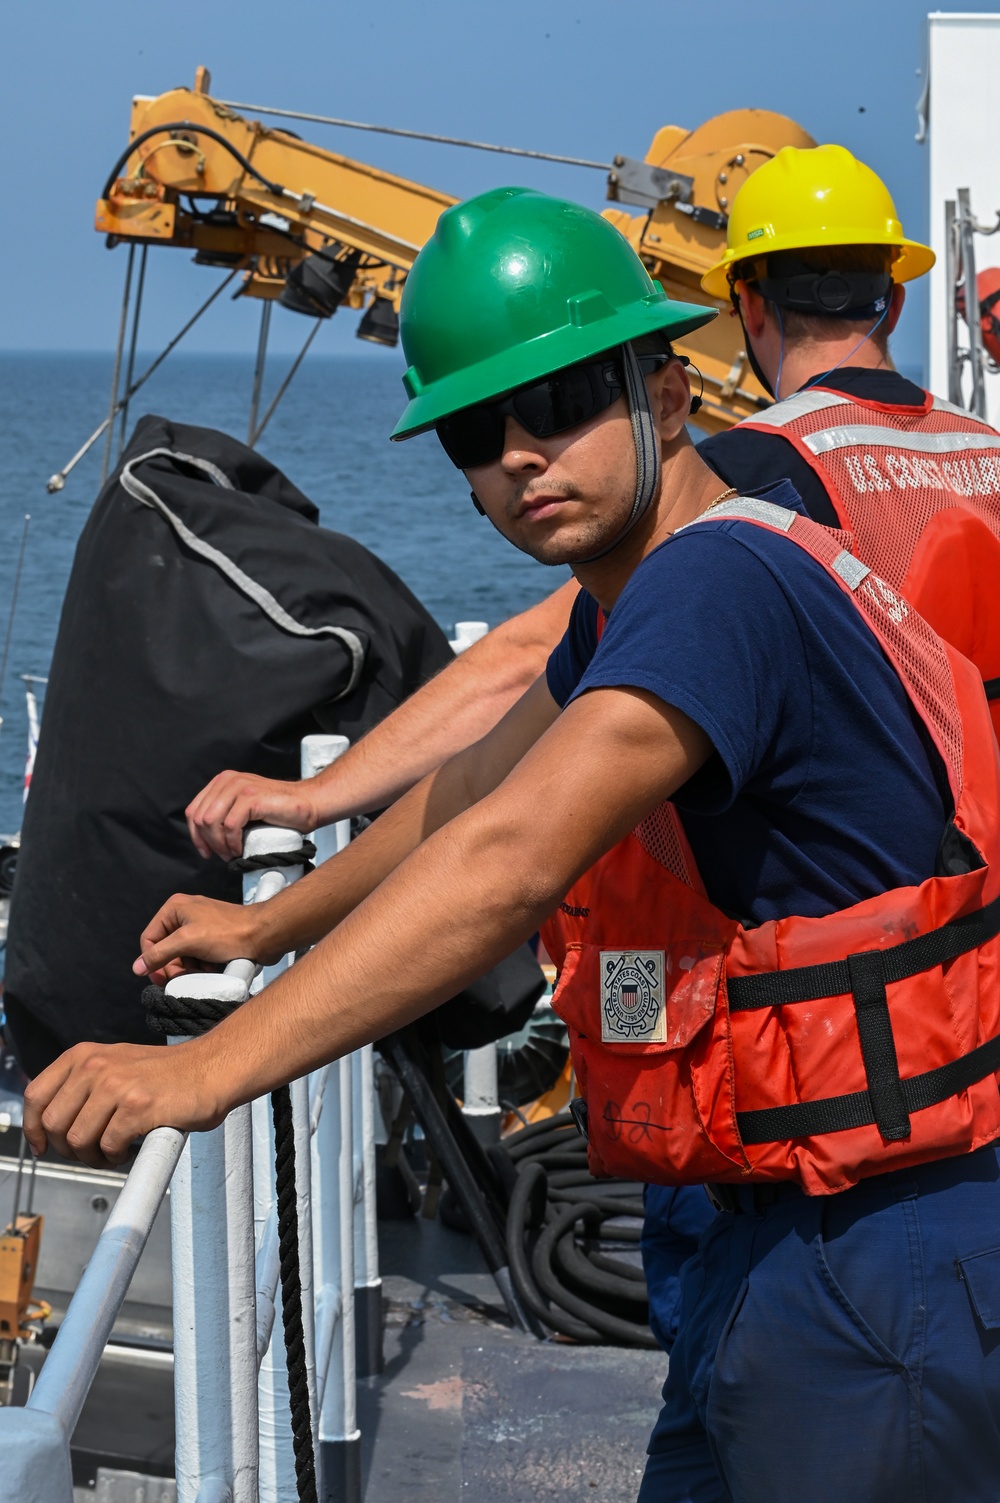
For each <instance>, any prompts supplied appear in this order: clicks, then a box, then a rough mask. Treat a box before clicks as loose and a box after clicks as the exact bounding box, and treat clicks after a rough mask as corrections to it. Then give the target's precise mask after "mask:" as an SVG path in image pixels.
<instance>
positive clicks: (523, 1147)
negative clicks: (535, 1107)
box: [504, 1113, 579, 1161]
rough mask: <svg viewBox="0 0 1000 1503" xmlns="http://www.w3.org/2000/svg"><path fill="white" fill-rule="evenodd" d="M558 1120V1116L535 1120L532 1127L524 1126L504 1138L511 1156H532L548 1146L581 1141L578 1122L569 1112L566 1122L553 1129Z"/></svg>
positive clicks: (505, 1145)
mask: <svg viewBox="0 0 1000 1503" xmlns="http://www.w3.org/2000/svg"><path fill="white" fill-rule="evenodd" d="M558 1121H559V1118H558V1117H550V1118H549V1119H548V1121H546V1122H535V1123H533V1124H532V1125H531V1127H523V1128H521V1129H520V1130H519V1131H518V1132H516V1133H515V1134H514V1135H513V1137H510V1138H506V1139H505V1140H504V1147H505V1148H506V1150H507V1152H508V1153H509V1154H510V1156H511V1158H512V1159H514V1160H515V1161H517V1160H520V1159H524V1158H532V1157H533V1156H534V1155H535V1154H536V1153H542V1152H543V1151H544V1150H545V1149H548V1148H555V1147H558V1146H560V1145H562V1144H571V1143H573V1142H579V1133H578V1132H577V1129H576V1123H575V1122H574V1121H573V1119H572V1117H571V1116H570V1115H569V1113H567V1114H566V1121H565V1123H563V1124H562V1126H561V1127H559V1128H558V1129H553V1127H552V1124H553V1122H558Z"/></svg>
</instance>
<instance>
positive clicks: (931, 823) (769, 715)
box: [547, 482, 951, 925]
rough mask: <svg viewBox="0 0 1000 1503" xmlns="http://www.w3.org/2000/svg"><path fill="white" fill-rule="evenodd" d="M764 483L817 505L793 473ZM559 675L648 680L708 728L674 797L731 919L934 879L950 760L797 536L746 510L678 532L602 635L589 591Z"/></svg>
mask: <svg viewBox="0 0 1000 1503" xmlns="http://www.w3.org/2000/svg"><path fill="white" fill-rule="evenodd" d="M758 494H763V495H765V496H766V499H767V500H769V501H773V502H775V503H777V504H779V505H784V506H791V507H792V508H793V509H794V510H796V511H799V512H802V511H804V508H803V507H802V504H801V502H800V501H799V499H798V496H797V495H796V493H795V491H794V490H793V488H792V487H791V486H790V485H789V484H788V483H787V482H785V483H783V484H782V485H779V486H772V487H771V488H769V489H768V490H767V491H766V492H758ZM547 679H548V686H549V691H550V693H551V694H552V696H553V698H554V699H555V700H556V702H557V703H558V704H559V705H560V706H565V705H566V704H568V703H569V702H570V700H572V699H574V698H576V697H577V696H578V695H580V694H583V693H585V692H586V691H587V690H588V689H596V688H621V687H633V688H640V689H646V690H648V691H649V692H650V693H652V694H655V695H656V696H657V697H658V698H659V699H661V700H663V701H664V703H666V704H670V705H674V706H676V707H677V708H678V709H680V710H683V712H684V713H685V714H686V715H689V716H690V717H691V719H692V720H694V721H695V722H696V723H697V724H698V725H699V726H701V728H702V730H703V731H704V732H705V734H706V735H707V736H708V738H709V740H710V741H711V742H712V745H713V747H714V749H715V750H714V754H713V755H712V756H710V757H709V760H708V761H707V763H705V765H704V766H703V767H702V768H700V769H699V771H698V772H697V773H696V774H695V775H694V776H693V777H692V778H690V779H689V780H688V782H687V783H685V784H684V786H683V787H682V788H681V789H679V790H678V792H677V793H676V794H675V795H674V802H675V803H676V805H677V808H678V810H679V813H680V816H681V819H682V821H683V824H684V828H685V831H686V833H687V836H688V839H689V841H690V843H691V847H692V850H693V853H694V857H695V860H696V861H697V863H698V869H699V871H700V873H701V876H702V879H703V881H704V883H705V887H706V890H707V892H708V895H709V897H710V898H711V900H712V902H714V903H715V904H716V906H717V907H719V908H721V909H722V910H723V911H724V912H725V913H727V914H729V915H730V916H731V917H733V918H737V919H740V920H742V921H743V922H744V923H746V924H748V925H755V924H760V923H764V922H766V921H767V920H768V919H774V918H782V917H787V916H789V915H791V914H802V915H806V916H819V915H822V914H825V913H830V912H833V911H835V910H837V909H839V908H845V907H849V906H850V905H851V904H852V903H856V902H860V901H861V900H862V899H864V898H867V897H872V896H874V895H875V894H877V893H880V892H884V891H885V890H887V889H888V888H892V887H898V886H904V885H909V884H911V883H918V882H922V881H923V880H924V879H925V878H927V877H929V876H932V875H933V873H934V871H935V866H936V861H937V853H938V846H939V843H940V841H941V838H942V836H943V834H944V831H945V826H946V823H947V821H948V818H949V815H950V813H951V807H950V805H951V801H950V796H949V794H948V790H947V780H946V776H945V771H944V766H943V764H942V762H941V760H940V758H939V756H938V754H937V752H936V751H935V750H934V749H933V747H932V746H931V744H930V741H929V738H928V737H927V735H926V732H925V731H924V728H923V726H922V724H921V722H920V720H919V718H918V716H917V715H916V713H915V711H914V710H913V707H912V705H911V704H910V701H909V699H908V697H907V695H906V692H905V690H904V689H903V686H902V684H901V683H900V681H899V679H898V677H897V675H896V673H895V671H894V669H893V668H892V667H891V666H890V664H889V662H888V660H887V658H886V657H885V655H884V654H883V652H882V649H881V648H880V646H879V644H878V641H877V639H876V638H875V636H874V634H873V633H872V632H871V631H870V630H869V628H868V627H867V626H866V624H865V622H864V619H863V617H862V616H861V614H860V613H859V612H858V610H857V609H856V608H855V607H854V606H853V605H852V604H851V602H850V600H849V599H848V598H847V597H846V596H845V594H844V593H843V591H842V590H841V589H840V588H839V587H838V586H837V585H836V584H835V583H834V582H833V581H832V580H831V579H830V578H829V576H828V575H827V574H826V572H825V571H824V570H823V569H822V568H821V566H820V565H819V564H818V563H816V562H815V560H814V559H812V558H811V557H810V556H809V555H808V554H807V553H806V552H805V551H804V550H803V549H802V548H800V547H798V546H797V545H796V544H795V543H794V542H792V541H791V540H790V539H789V538H787V537H786V536H785V535H784V534H783V533H776V532H772V531H770V530H768V529H765V528H763V527H757V526H754V525H753V524H751V523H747V522H738V521H732V520H730V521H725V520H720V521H718V522H712V521H705V522H700V523H699V524H698V525H697V526H695V527H691V528H688V529H685V530H683V531H681V532H679V533H677V534H676V536H674V537H672V538H669V539H668V540H667V541H666V542H665V543H662V544H661V545H660V547H659V548H657V549H656V550H655V551H654V552H653V553H651V554H649V555H648V557H646V558H645V559H643V561H642V563H641V564H640V565H639V567H638V568H637V569H636V571H635V573H634V574H633V575H632V577H631V578H630V579H629V581H628V583H627V584H626V586H625V588H624V590H623V591H622V593H621V596H620V597H619V599H618V602H617V604H616V605H615V607H614V610H613V611H612V612H611V615H610V617H609V618H608V622H607V625H606V627H605V629H604V633H603V635H602V637H601V640H600V642H598V640H597V603H596V601H595V600H594V599H593V597H592V596H590V595H588V594H586V592H584V591H581V593H580V595H579V596H578V597H577V600H576V603H575V605H574V607H573V613H572V616H571V618H570V623H569V627H568V629H567V632H566V635H565V636H564V638H563V640H562V641H561V642H560V644H559V645H558V647H557V648H556V649H555V651H554V652H553V654H552V656H551V658H550V659H549V664H548V670H547ZM613 775H614V772H613V769H609V776H612V777H613Z"/></svg>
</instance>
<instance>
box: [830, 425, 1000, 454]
mask: <svg viewBox="0 0 1000 1503" xmlns="http://www.w3.org/2000/svg"><path fill="white" fill-rule="evenodd" d="M802 443H804V444H805V446H806V448H807V449H809V450H811V452H812V453H813V454H831V453H833V452H834V451H835V450H837V449H855V448H859V449H911V450H913V451H914V452H916V453H918V454H957V453H961V451H962V450H963V449H1000V434H998V433H995V432H993V430H992V429H991V430H990V431H989V432H987V433H901V432H900V431H899V430H898V429H896V428H875V427H871V426H869V425H868V424H864V425H862V424H860V423H858V424H853V423H852V424H851V425H850V426H849V427H846V428H823V429H822V430H821V431H820V432H819V433H808V434H803V435H802Z"/></svg>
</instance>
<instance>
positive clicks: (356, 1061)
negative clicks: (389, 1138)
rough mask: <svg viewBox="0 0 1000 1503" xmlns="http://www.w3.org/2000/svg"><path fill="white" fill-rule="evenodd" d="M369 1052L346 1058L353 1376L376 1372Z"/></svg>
mask: <svg viewBox="0 0 1000 1503" xmlns="http://www.w3.org/2000/svg"><path fill="white" fill-rule="evenodd" d="M374 1056H375V1051H374V1049H373V1048H372V1046H371V1044H366V1045H365V1047H364V1048H363V1049H358V1050H357V1051H356V1052H355V1053H354V1054H352V1055H351V1071H352V1076H353V1098H354V1181H353V1182H354V1328H355V1332H356V1345H357V1375H358V1377H359V1378H375V1377H377V1376H378V1374H379V1373H380V1372H381V1371H382V1360H383V1359H382V1331H383V1323H384V1314H383V1309H382V1278H381V1275H380V1274H379V1266H378V1219H377V1211H376V1205H375V1070H374Z"/></svg>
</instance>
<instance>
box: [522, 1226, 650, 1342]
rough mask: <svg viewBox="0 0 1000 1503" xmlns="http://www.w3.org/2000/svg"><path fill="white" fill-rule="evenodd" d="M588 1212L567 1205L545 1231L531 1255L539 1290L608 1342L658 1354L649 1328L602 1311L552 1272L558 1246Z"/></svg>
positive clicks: (532, 1268)
mask: <svg viewBox="0 0 1000 1503" xmlns="http://www.w3.org/2000/svg"><path fill="white" fill-rule="evenodd" d="M589 1211H590V1207H589V1206H585V1205H582V1204H577V1205H568V1206H564V1207H563V1208H562V1209H561V1210H560V1211H559V1212H558V1213H557V1214H556V1216H555V1217H554V1219H553V1220H552V1221H550V1222H549V1223H548V1225H547V1226H546V1227H545V1228H544V1229H543V1231H542V1234H541V1236H540V1237H539V1239H538V1241H537V1243H536V1244H535V1250H534V1252H533V1253H532V1255H531V1271H532V1273H533V1274H534V1276H535V1280H536V1282H537V1284H538V1287H539V1288H540V1289H541V1291H542V1293H543V1294H547V1295H548V1297H549V1299H551V1300H552V1301H553V1302H556V1303H558V1304H559V1305H561V1306H562V1308H563V1309H564V1310H568V1311H569V1313H570V1314H571V1315H575V1316H576V1317H577V1318H578V1319H579V1320H583V1321H585V1322H587V1324H589V1325H591V1326H593V1327H594V1329H595V1330H596V1331H599V1332H600V1334H601V1335H602V1336H603V1337H604V1338H605V1339H606V1340H610V1341H615V1342H618V1343H619V1345H624V1346H641V1347H648V1348H650V1349H651V1350H654V1351H655V1350H656V1349H657V1345H658V1343H657V1341H656V1337H655V1336H654V1335H653V1333H652V1331H651V1330H650V1329H649V1327H648V1326H641V1325H638V1324H637V1323H636V1322H635V1321H633V1320H623V1319H622V1317H621V1316H619V1315H610V1314H608V1312H607V1311H606V1310H600V1309H598V1307H597V1306H596V1305H592V1304H590V1303H589V1301H587V1300H583V1299H580V1298H579V1296H578V1295H576V1294H572V1293H571V1292H570V1291H569V1290H568V1289H567V1288H566V1287H565V1286H564V1285H563V1284H561V1283H560V1281H559V1279H558V1278H557V1277H556V1275H555V1272H554V1271H553V1268H552V1255H553V1251H554V1248H555V1244H556V1243H557V1242H558V1241H559V1239H560V1238H561V1237H562V1236H564V1235H565V1234H566V1232H567V1231H572V1228H573V1226H574V1225H575V1223H576V1222H577V1221H578V1220H579V1219H580V1218H581V1217H584V1216H586V1215H587V1214H588V1212H589Z"/></svg>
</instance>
